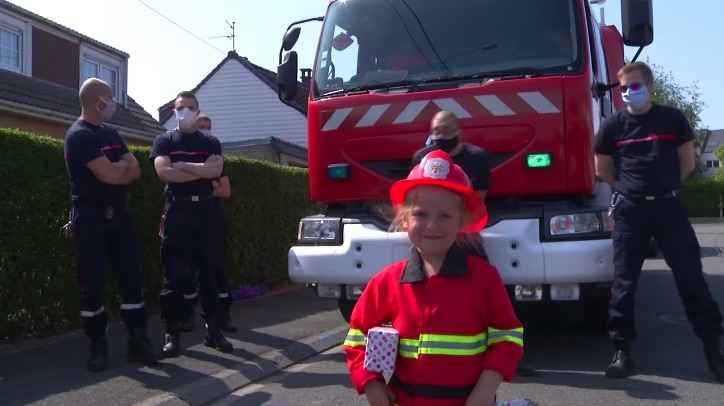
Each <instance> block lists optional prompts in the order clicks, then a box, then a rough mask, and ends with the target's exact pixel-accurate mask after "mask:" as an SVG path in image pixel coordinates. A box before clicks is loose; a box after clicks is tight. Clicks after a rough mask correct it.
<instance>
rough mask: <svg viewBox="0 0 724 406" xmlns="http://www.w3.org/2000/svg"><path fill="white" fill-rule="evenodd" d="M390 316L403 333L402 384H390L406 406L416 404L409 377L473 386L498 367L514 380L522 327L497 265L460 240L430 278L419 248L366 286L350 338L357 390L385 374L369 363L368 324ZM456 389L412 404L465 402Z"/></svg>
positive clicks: (438, 386)
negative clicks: (462, 246) (471, 251)
mask: <svg viewBox="0 0 724 406" xmlns="http://www.w3.org/2000/svg"><path fill="white" fill-rule="evenodd" d="M385 323H391V324H392V326H393V327H394V328H395V329H397V330H398V331H399V333H400V347H399V354H398V357H397V363H396V368H395V375H396V377H397V378H398V379H397V381H398V382H399V381H401V382H402V385H400V384H399V383H398V384H395V382H391V383H390V387H391V388H392V389H393V390H394V392H395V394H396V395H397V404H399V405H400V406H406V405H411V404H413V400H412V397H411V396H410V394H408V392H406V391H405V390H403V389H402V386H406V385H405V384H408V385H409V384H411V385H418V386H419V385H431V386H434V387H433V388H427V389H428V390H432V391H439V390H443V391H445V390H450V389H457V392H460V391H463V392H464V393H469V388H471V387H472V386H474V385H475V383H477V381H478V378H479V377H480V374H481V372H482V371H483V370H485V369H491V370H495V371H498V372H500V373H501V374H502V375H503V378H504V380H505V381H506V382H510V381H511V380H512V378H513V375H514V373H515V370H516V367H517V365H518V361H519V360H520V358H521V357H522V356H523V326H522V324H521V322H520V321H519V320H518V318H517V317H516V315H515V313H514V312H513V307H512V305H511V303H510V299H509V298H508V294H507V292H506V290H505V287H504V285H503V282H502V281H501V279H500V275H499V274H498V271H497V270H496V269H495V268H494V267H492V266H491V265H490V264H488V263H487V262H486V261H485V260H483V259H481V258H478V257H475V256H472V255H466V254H464V253H463V252H462V250H461V249H460V248H458V247H457V245H454V246H453V247H452V248H451V249H450V251H449V252H448V254H447V257H446V258H445V261H444V262H443V265H442V267H441V269H440V273H439V274H438V275H436V276H433V277H431V278H429V279H428V278H427V276H426V275H425V273H424V271H423V267H422V260H421V258H420V255H419V253H418V252H417V250H416V249H414V248H413V250H412V254H411V256H410V259H407V260H403V261H400V262H397V263H395V264H392V265H390V266H388V267H386V268H384V269H383V270H382V271H380V272H379V273H377V274H376V275H375V276H374V277H372V279H371V280H370V282H369V284H368V285H367V287H366V288H365V289H364V291H363V292H362V296H361V297H360V299H359V301H358V302H357V304H356V306H355V308H354V311H353V312H352V318H351V320H350V331H349V334H348V336H347V339H346V340H345V342H344V350H345V352H346V355H347V366H348V368H349V370H350V374H351V379H352V384H353V385H354V388H355V389H356V390H357V392H358V393H359V394H362V393H364V391H363V387H364V385H365V384H367V383H368V382H370V381H371V380H373V379H379V380H383V379H384V378H383V377H382V375H380V374H377V373H372V372H368V371H366V370H365V369H364V366H363V365H364V357H365V343H364V337H366V335H367V331H368V330H369V329H370V328H372V327H376V326H379V325H381V324H385ZM441 335H442V336H441ZM451 387H457V388H451ZM464 387H468V388H467V390H468V392H466V388H464ZM454 396H457V397H454V398H445V399H440V398H431V397H426V396H422V395H417V396H416V397H415V400H414V404H415V405H419V406H423V405H435V406H448V405H449V406H462V405H464V404H465V399H466V397H467V395H454Z"/></svg>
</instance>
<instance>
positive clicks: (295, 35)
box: [282, 27, 302, 51]
mask: <svg viewBox="0 0 724 406" xmlns="http://www.w3.org/2000/svg"><path fill="white" fill-rule="evenodd" d="M301 31H302V29H301V28H300V27H294V28H292V29H290V30H288V31H287V32H285V33H284V39H282V49H284V50H285V51H289V50H291V49H292V48H293V47H294V45H295V44H296V43H297V40H298V39H299V33H300V32H301Z"/></svg>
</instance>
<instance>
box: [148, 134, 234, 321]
mask: <svg viewBox="0 0 724 406" xmlns="http://www.w3.org/2000/svg"><path fill="white" fill-rule="evenodd" d="M211 155H221V144H220V142H219V140H218V139H217V138H216V137H214V136H210V135H209V136H206V135H203V134H202V133H200V132H198V131H196V132H194V133H191V134H185V133H181V132H180V131H178V130H173V131H169V132H167V133H164V134H162V135H159V136H158V137H156V139H155V141H154V143H153V147H152V148H151V154H150V157H149V158H150V160H151V162H153V161H154V160H155V159H156V157H160V156H168V157H170V159H171V162H172V163H175V162H191V163H203V162H205V161H206V160H207V159H208V158H209V156H211ZM213 191H214V187H213V183H212V180H211V179H196V180H193V181H190V182H184V183H166V185H165V187H164V195H165V197H166V207H165V211H164V221H163V228H162V233H161V262H162V264H163V268H164V281H163V288H162V290H161V294H160V298H159V302H160V306H161V317H162V318H163V319H165V320H168V321H169V322H180V321H181V320H182V319H183V318H184V316H185V314H184V313H185V311H184V298H183V291H184V284H185V282H186V281H187V280H188V273H189V272H192V269H193V268H192V266H194V265H195V266H197V267H198V278H199V285H200V293H201V305H202V308H203V310H204V313H205V314H206V317H207V319H209V320H213V321H217V320H218V316H219V299H218V294H219V292H218V287H217V283H216V278H215V273H216V269H217V267H218V264H219V262H220V258H219V255H218V252H219V248H218V247H219V237H220V233H219V229H218V224H219V216H220V212H219V207H218V205H217V204H215V202H214V198H213Z"/></svg>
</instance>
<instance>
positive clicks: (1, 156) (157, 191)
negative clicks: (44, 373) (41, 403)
mask: <svg viewBox="0 0 724 406" xmlns="http://www.w3.org/2000/svg"><path fill="white" fill-rule="evenodd" d="M130 149H131V151H132V152H133V154H134V155H135V156H136V158H137V159H138V161H139V163H140V165H141V172H142V177H141V179H139V180H137V181H135V182H133V183H132V184H131V187H130V191H129V195H130V198H129V205H130V208H131V209H132V211H133V213H134V217H135V219H136V222H137V226H138V232H139V237H140V239H141V242H142V245H143V271H144V278H145V285H144V295H145V300H146V304H147V305H149V306H152V307H155V306H156V303H157V295H158V293H159V291H160V286H161V280H162V269H161V266H160V260H159V237H158V222H159V217H160V215H161V211H162V208H163V196H162V190H163V189H162V188H163V184H162V183H161V182H160V181H159V180H158V177H157V176H156V174H155V172H154V170H153V168H152V166H151V164H150V162H149V160H148V154H149V148H148V147H134V146H131V147H130ZM225 160H226V170H227V173H228V174H229V180H230V182H231V198H229V199H224V201H223V203H222V205H223V209H224V212H225V215H226V218H227V220H228V222H229V240H228V258H227V260H228V261H227V262H228V269H229V274H230V277H231V279H232V287H236V286H239V284H241V283H244V284H255V283H256V284H259V283H262V282H270V283H272V284H274V283H278V282H281V281H284V280H285V279H286V278H287V259H286V258H287V256H286V253H287V250H288V249H289V247H291V246H292V245H293V243H294V241H295V238H296V232H297V224H298V221H299V219H300V218H302V217H304V216H307V215H309V214H313V213H314V212H317V211H318V207H316V206H315V205H313V204H312V203H311V202H310V200H309V189H308V180H307V170H306V169H300V168H291V167H282V166H279V165H276V164H272V163H268V162H262V161H255V160H251V159H245V158H241V157H236V156H226V157H225ZM0 168H1V172H0V191H1V193H2V202H1V203H0V337H14V336H20V335H25V336H31V335H36V334H44V333H53V332H56V331H59V330H62V329H65V328H69V327H74V326H77V325H78V321H79V317H78V314H79V309H78V286H77V284H76V276H75V249H74V246H73V243H72V241H71V240H67V239H65V238H63V236H62V232H61V227H62V226H63V224H65V222H66V221H67V216H68V210H69V208H70V199H69V188H70V182H69V179H68V175H67V172H66V169H65V163H64V161H63V142H62V140H58V139H54V138H50V137H45V136H37V135H34V134H29V133H24V132H21V131H17V130H10V129H2V128H0ZM107 281H108V283H107V284H106V292H107V294H106V300H107V302H108V304H109V306H108V307H107V308H108V309H110V310H111V316H112V317H114V316H117V315H118V295H117V293H116V292H118V290H117V288H116V286H117V284H116V281H115V276H114V275H113V273H112V272H111V271H110V269H109V270H108V272H107Z"/></svg>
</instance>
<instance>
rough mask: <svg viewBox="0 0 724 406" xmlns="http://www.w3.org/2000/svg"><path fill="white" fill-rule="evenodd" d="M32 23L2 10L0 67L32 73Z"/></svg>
mask: <svg viewBox="0 0 724 406" xmlns="http://www.w3.org/2000/svg"><path fill="white" fill-rule="evenodd" d="M30 41H31V31H30V25H29V24H28V23H26V22H25V21H23V20H20V19H18V18H15V17H13V16H12V15H9V14H5V13H3V12H2V11H0V69H7V70H10V71H13V72H17V73H21V74H24V75H30V74H31V71H30V66H31V61H30V48H31V46H30V45H31V42H30Z"/></svg>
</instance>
